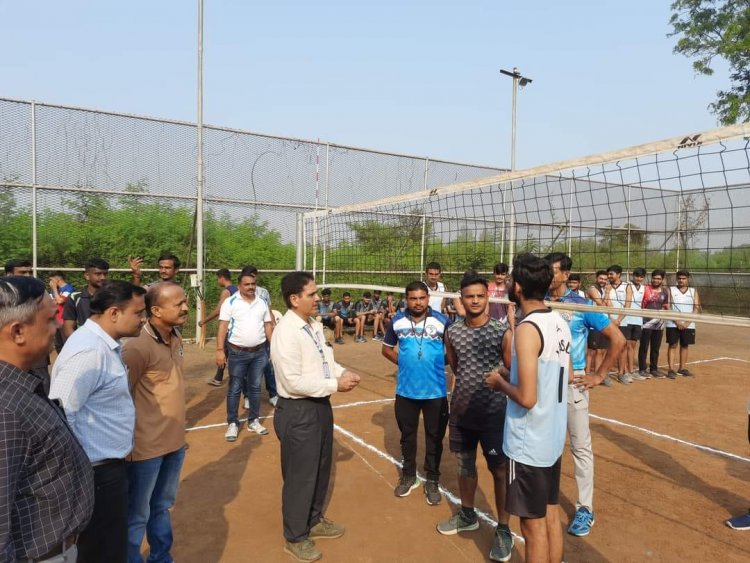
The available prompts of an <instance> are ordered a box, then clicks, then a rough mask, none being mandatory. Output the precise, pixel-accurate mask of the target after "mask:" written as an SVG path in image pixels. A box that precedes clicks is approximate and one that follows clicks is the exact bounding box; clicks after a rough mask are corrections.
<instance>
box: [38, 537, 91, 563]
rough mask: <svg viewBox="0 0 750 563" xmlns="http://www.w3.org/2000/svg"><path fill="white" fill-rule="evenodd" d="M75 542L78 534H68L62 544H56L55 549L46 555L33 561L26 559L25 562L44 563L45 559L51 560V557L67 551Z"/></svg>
mask: <svg viewBox="0 0 750 563" xmlns="http://www.w3.org/2000/svg"><path fill="white" fill-rule="evenodd" d="M77 541H78V534H70V535H69V536H68V537H67V538H65V539H64V540H63V541H62V542H60V543H59V544H57V545H56V546H55V547H53V548H52V549H50V550H49V551H48V552H47V553H45V554H44V555H42V556H41V557H36V558H34V559H27V561H28V563H37V562H41V561H46V560H47V559H52V558H53V557H56V556H58V555H62V554H63V553H65V552H66V551H68V550H69V549H70V548H71V547H73V546H74V545H75V543H76V542H77Z"/></svg>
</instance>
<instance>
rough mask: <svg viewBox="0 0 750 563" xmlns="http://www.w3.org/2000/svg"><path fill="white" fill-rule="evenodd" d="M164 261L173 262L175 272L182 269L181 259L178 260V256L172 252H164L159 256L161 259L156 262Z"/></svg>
mask: <svg viewBox="0 0 750 563" xmlns="http://www.w3.org/2000/svg"><path fill="white" fill-rule="evenodd" d="M162 260H171V261H172V265H173V266H174V269H175V270H179V269H180V259H179V258H177V256H175V255H174V254H172V253H171V252H162V253H161V254H160V255H159V258H158V259H157V260H156V262H157V263H158V262H161V261H162Z"/></svg>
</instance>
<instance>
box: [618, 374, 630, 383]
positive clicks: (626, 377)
mask: <svg viewBox="0 0 750 563" xmlns="http://www.w3.org/2000/svg"><path fill="white" fill-rule="evenodd" d="M617 379H618V380H619V381H620V383H622V384H623V385H630V384H631V383H633V377H632V376H631V375H630V374H629V373H621V374H620V375H619V377H618V378H617Z"/></svg>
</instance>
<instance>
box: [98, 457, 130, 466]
mask: <svg viewBox="0 0 750 563" xmlns="http://www.w3.org/2000/svg"><path fill="white" fill-rule="evenodd" d="M124 461H125V460H124V459H118V458H110V459H102V460H99V461H95V462H93V463H92V464H91V467H101V466H102V465H109V464H110V463H118V462H124Z"/></svg>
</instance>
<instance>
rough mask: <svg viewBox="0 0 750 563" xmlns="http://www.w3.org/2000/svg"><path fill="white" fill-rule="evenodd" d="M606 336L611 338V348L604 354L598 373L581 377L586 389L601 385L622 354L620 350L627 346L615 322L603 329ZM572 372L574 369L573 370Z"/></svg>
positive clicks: (608, 338)
mask: <svg viewBox="0 0 750 563" xmlns="http://www.w3.org/2000/svg"><path fill="white" fill-rule="evenodd" d="M601 332H602V334H603V335H604V337H605V338H606V339H607V340H609V348H608V349H607V353H606V354H605V355H604V358H603V359H602V362H601V364H600V365H599V369H598V370H596V373H592V374H588V375H585V376H583V377H581V378H580V380H581V386H582V387H585V388H586V389H591V388H593V387H596V386H597V385H599V384H600V383H601V382H602V381H604V378H605V377H607V373H608V372H609V368H611V367H612V366H613V365H614V363H615V362H616V361H617V358H618V357H619V356H620V352H622V349H623V348H624V347H625V337H624V336H623V335H622V332H621V331H620V329H619V328H618V327H617V325H616V324H614V323H609V324H608V325H607V326H606V327H605V329H604V330H602V331H601ZM571 373H572V370H571Z"/></svg>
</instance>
